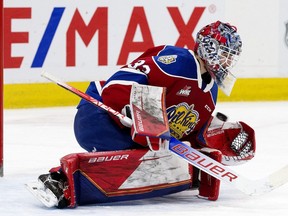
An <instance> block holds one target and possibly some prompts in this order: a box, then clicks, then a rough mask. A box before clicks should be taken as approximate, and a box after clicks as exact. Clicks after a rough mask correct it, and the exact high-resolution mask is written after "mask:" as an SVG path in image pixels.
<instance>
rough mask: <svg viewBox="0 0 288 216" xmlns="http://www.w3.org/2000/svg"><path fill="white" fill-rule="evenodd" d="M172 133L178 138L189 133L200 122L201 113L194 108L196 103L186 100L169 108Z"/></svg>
mask: <svg viewBox="0 0 288 216" xmlns="http://www.w3.org/2000/svg"><path fill="white" fill-rule="evenodd" d="M167 116H168V120H169V127H170V133H171V135H172V136H173V137H175V138H176V139H181V138H182V137H183V135H184V134H186V135H187V134H189V133H190V132H191V131H193V129H194V128H195V126H196V125H197V123H198V122H199V113H198V112H197V111H196V110H194V104H192V105H190V106H189V105H188V104H187V103H186V102H183V103H180V104H178V105H174V106H171V107H169V108H168V109H167Z"/></svg>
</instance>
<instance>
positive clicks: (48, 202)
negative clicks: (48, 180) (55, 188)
mask: <svg viewBox="0 0 288 216" xmlns="http://www.w3.org/2000/svg"><path fill="white" fill-rule="evenodd" d="M25 186H26V188H27V189H28V190H29V191H30V192H31V193H32V194H33V195H34V196H35V197H36V199H38V200H39V201H40V202H41V203H42V204H44V205H45V206H47V207H48V208H51V207H55V206H57V204H58V199H57V197H56V196H55V195H54V194H53V192H52V191H51V190H50V189H49V188H46V187H45V186H44V184H43V183H42V182H40V181H39V182H30V183H27V184H25Z"/></svg>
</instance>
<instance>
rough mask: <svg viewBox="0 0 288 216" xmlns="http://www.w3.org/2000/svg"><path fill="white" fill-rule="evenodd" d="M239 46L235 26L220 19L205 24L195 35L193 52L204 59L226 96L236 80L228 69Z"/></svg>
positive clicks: (235, 58)
mask: <svg viewBox="0 0 288 216" xmlns="http://www.w3.org/2000/svg"><path fill="white" fill-rule="evenodd" d="M241 47H242V41H241V39H240V36H239V35H238V34H237V29H236V27H234V26H231V25H230V24H228V23H222V22H220V21H217V22H215V23H212V24H210V25H207V26H205V27H204V28H202V29H201V30H200V31H199V32H198V34H197V37H196V45H195V52H196V53H197V54H198V55H199V57H200V58H201V59H202V60H203V61H204V63H205V67H206V69H207V71H208V72H209V73H210V75H211V77H212V78H213V79H214V80H215V82H216V83H217V85H218V86H219V88H220V89H221V90H222V91H223V92H224V93H225V94H226V95H228V96H229V95H230V93H231V91H232V88H233V86H234V83H235V81H236V78H235V76H234V75H233V74H232V73H231V72H230V69H231V68H233V66H234V65H235V64H236V63H237V61H238V59H239V55H240V53H241Z"/></svg>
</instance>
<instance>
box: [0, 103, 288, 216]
mask: <svg viewBox="0 0 288 216" xmlns="http://www.w3.org/2000/svg"><path fill="white" fill-rule="evenodd" d="M217 111H220V112H223V113H225V114H227V115H228V116H229V117H230V120H231V121H233V120H241V121H244V122H246V123H248V124H249V125H251V126H252V127H253V128H255V131H256V141H257V152H256V156H255V158H254V159H253V160H252V161H251V162H249V163H247V164H244V165H241V166H238V167H232V168H233V169H235V170H237V172H238V173H240V174H242V175H243V176H246V177H248V178H251V179H258V178H261V177H264V176H266V175H268V174H269V173H272V172H273V171H275V170H277V169H279V168H280V167H283V166H284V165H286V164H288V156H287V155H288V143H287V131H288V101H287V102H253V103H250V102H249V103H219V104H218V105H217ZM75 112H76V110H75V108H74V107H65V108H45V109H21V110H4V143H5V144H4V145H5V146H4V177H3V178H0V215H1V216H8V215H9V216H10V215H11V216H20V215H21V216H25V215H29V216H34V215H35V216H36V215H37V216H39V215H41V216H46V215H57V216H64V215H69V216H75V215H79V216H80V215H81V216H82V215H83V214H85V215H97V216H106V215H112V216H114V215H117V216H121V215H123V216H124V215H125V216H130V215H131V216H132V215H133V216H143V215H149V216H153V215H157V216H162V215H163V216H164V215H165V216H170V215H178V216H188V215H189V216H193V215H195V216H199V215H201V216H206V215H209V216H217V215H221V216H226V215H229V216H237V215H241V216H242V215H245V216H247V215H248V216H249V215H253V216H257V215H261V216H265V215H269V216H271V215H275V216H276V215H277V216H285V215H288V184H286V185H284V186H282V187H280V188H278V189H276V190H274V191H272V192H271V193H269V194H266V195H261V196H254V197H249V196H246V195H244V194H242V193H241V192H239V191H237V190H236V189H234V188H233V187H231V186H229V185H227V184H226V183H222V185H221V193H220V197H219V200H218V201H216V202H213V201H206V200H201V199H198V198H197V197H195V192H192V191H184V192H182V193H178V194H174V195H169V196H166V197H162V198H154V199H149V200H138V201H129V202H122V203H113V204H101V205H92V206H80V207H77V208H76V209H65V210H59V209H48V208H46V207H43V206H42V204H41V203H40V202H38V201H37V200H35V199H34V197H33V196H32V195H31V194H30V193H29V192H28V191H27V190H26V189H25V187H24V183H26V182H30V181H34V180H35V179H36V178H37V177H38V175H39V174H42V173H46V172H47V171H48V170H49V169H50V168H51V167H53V166H58V165H59V159H60V158H61V157H62V156H64V155H66V154H69V153H74V152H83V151H84V150H82V149H81V148H80V147H79V146H78V144H77V142H76V140H75V138H74V134H73V118H74V114H75Z"/></svg>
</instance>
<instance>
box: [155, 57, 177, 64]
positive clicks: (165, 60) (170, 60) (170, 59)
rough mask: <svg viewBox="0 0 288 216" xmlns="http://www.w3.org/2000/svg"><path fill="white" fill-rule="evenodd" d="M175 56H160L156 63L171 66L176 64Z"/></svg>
mask: <svg viewBox="0 0 288 216" xmlns="http://www.w3.org/2000/svg"><path fill="white" fill-rule="evenodd" d="M176 59H177V55H168V56H160V57H159V58H158V59H157V61H159V62H162V63H163V64H171V63H174V62H176Z"/></svg>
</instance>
